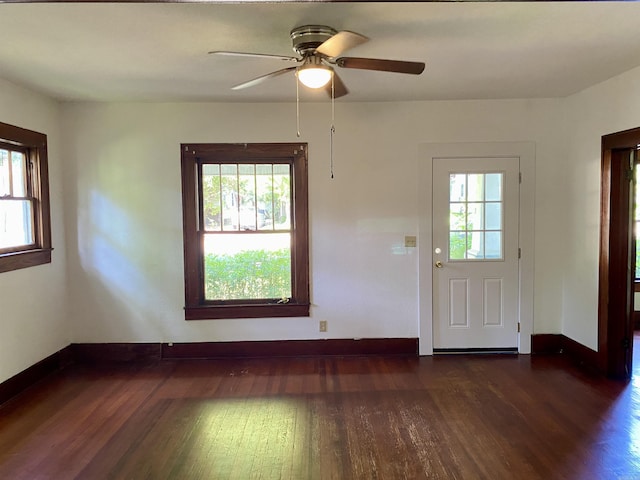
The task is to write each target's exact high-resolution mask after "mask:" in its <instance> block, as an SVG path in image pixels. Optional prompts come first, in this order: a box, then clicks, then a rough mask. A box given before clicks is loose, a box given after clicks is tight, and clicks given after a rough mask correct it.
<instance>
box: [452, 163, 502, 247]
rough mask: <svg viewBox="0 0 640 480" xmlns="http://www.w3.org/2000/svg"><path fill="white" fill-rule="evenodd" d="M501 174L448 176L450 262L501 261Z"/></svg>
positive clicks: (453, 174) (459, 174) (456, 174)
mask: <svg viewBox="0 0 640 480" xmlns="http://www.w3.org/2000/svg"><path fill="white" fill-rule="evenodd" d="M502 183H503V173H499V172H496V173H452V174H450V175H449V215H450V218H449V260H502V259H503V245H502V243H503V242H502V233H503V225H502V210H503V199H502Z"/></svg>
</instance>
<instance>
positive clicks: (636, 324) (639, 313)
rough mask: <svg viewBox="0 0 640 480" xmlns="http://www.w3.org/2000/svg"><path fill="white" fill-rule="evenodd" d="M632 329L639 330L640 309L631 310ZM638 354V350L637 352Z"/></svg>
mask: <svg viewBox="0 0 640 480" xmlns="http://www.w3.org/2000/svg"><path fill="white" fill-rule="evenodd" d="M633 329H634V330H640V311H639V310H636V311H634V312H633ZM638 355H640V352H638Z"/></svg>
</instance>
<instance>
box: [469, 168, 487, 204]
mask: <svg viewBox="0 0 640 480" xmlns="http://www.w3.org/2000/svg"><path fill="white" fill-rule="evenodd" d="M467 182H468V187H467V189H468V192H467V201H469V202H481V201H483V200H484V173H472V174H469V175H468V180H467Z"/></svg>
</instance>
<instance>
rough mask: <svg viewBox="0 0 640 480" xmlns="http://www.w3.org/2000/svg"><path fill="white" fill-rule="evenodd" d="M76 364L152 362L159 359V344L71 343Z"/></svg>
mask: <svg viewBox="0 0 640 480" xmlns="http://www.w3.org/2000/svg"><path fill="white" fill-rule="evenodd" d="M69 348H70V350H71V354H72V355H73V360H74V361H75V362H76V363H113V362H132V363H140V362H154V361H159V360H160V359H161V355H160V354H161V344H160V343H72V344H71V345H70V346H69Z"/></svg>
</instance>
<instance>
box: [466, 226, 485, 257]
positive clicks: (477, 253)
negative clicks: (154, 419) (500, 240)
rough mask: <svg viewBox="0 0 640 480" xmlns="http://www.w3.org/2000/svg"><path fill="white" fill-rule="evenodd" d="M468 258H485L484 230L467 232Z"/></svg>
mask: <svg viewBox="0 0 640 480" xmlns="http://www.w3.org/2000/svg"><path fill="white" fill-rule="evenodd" d="M467 258H474V259H482V258H484V232H467Z"/></svg>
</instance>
